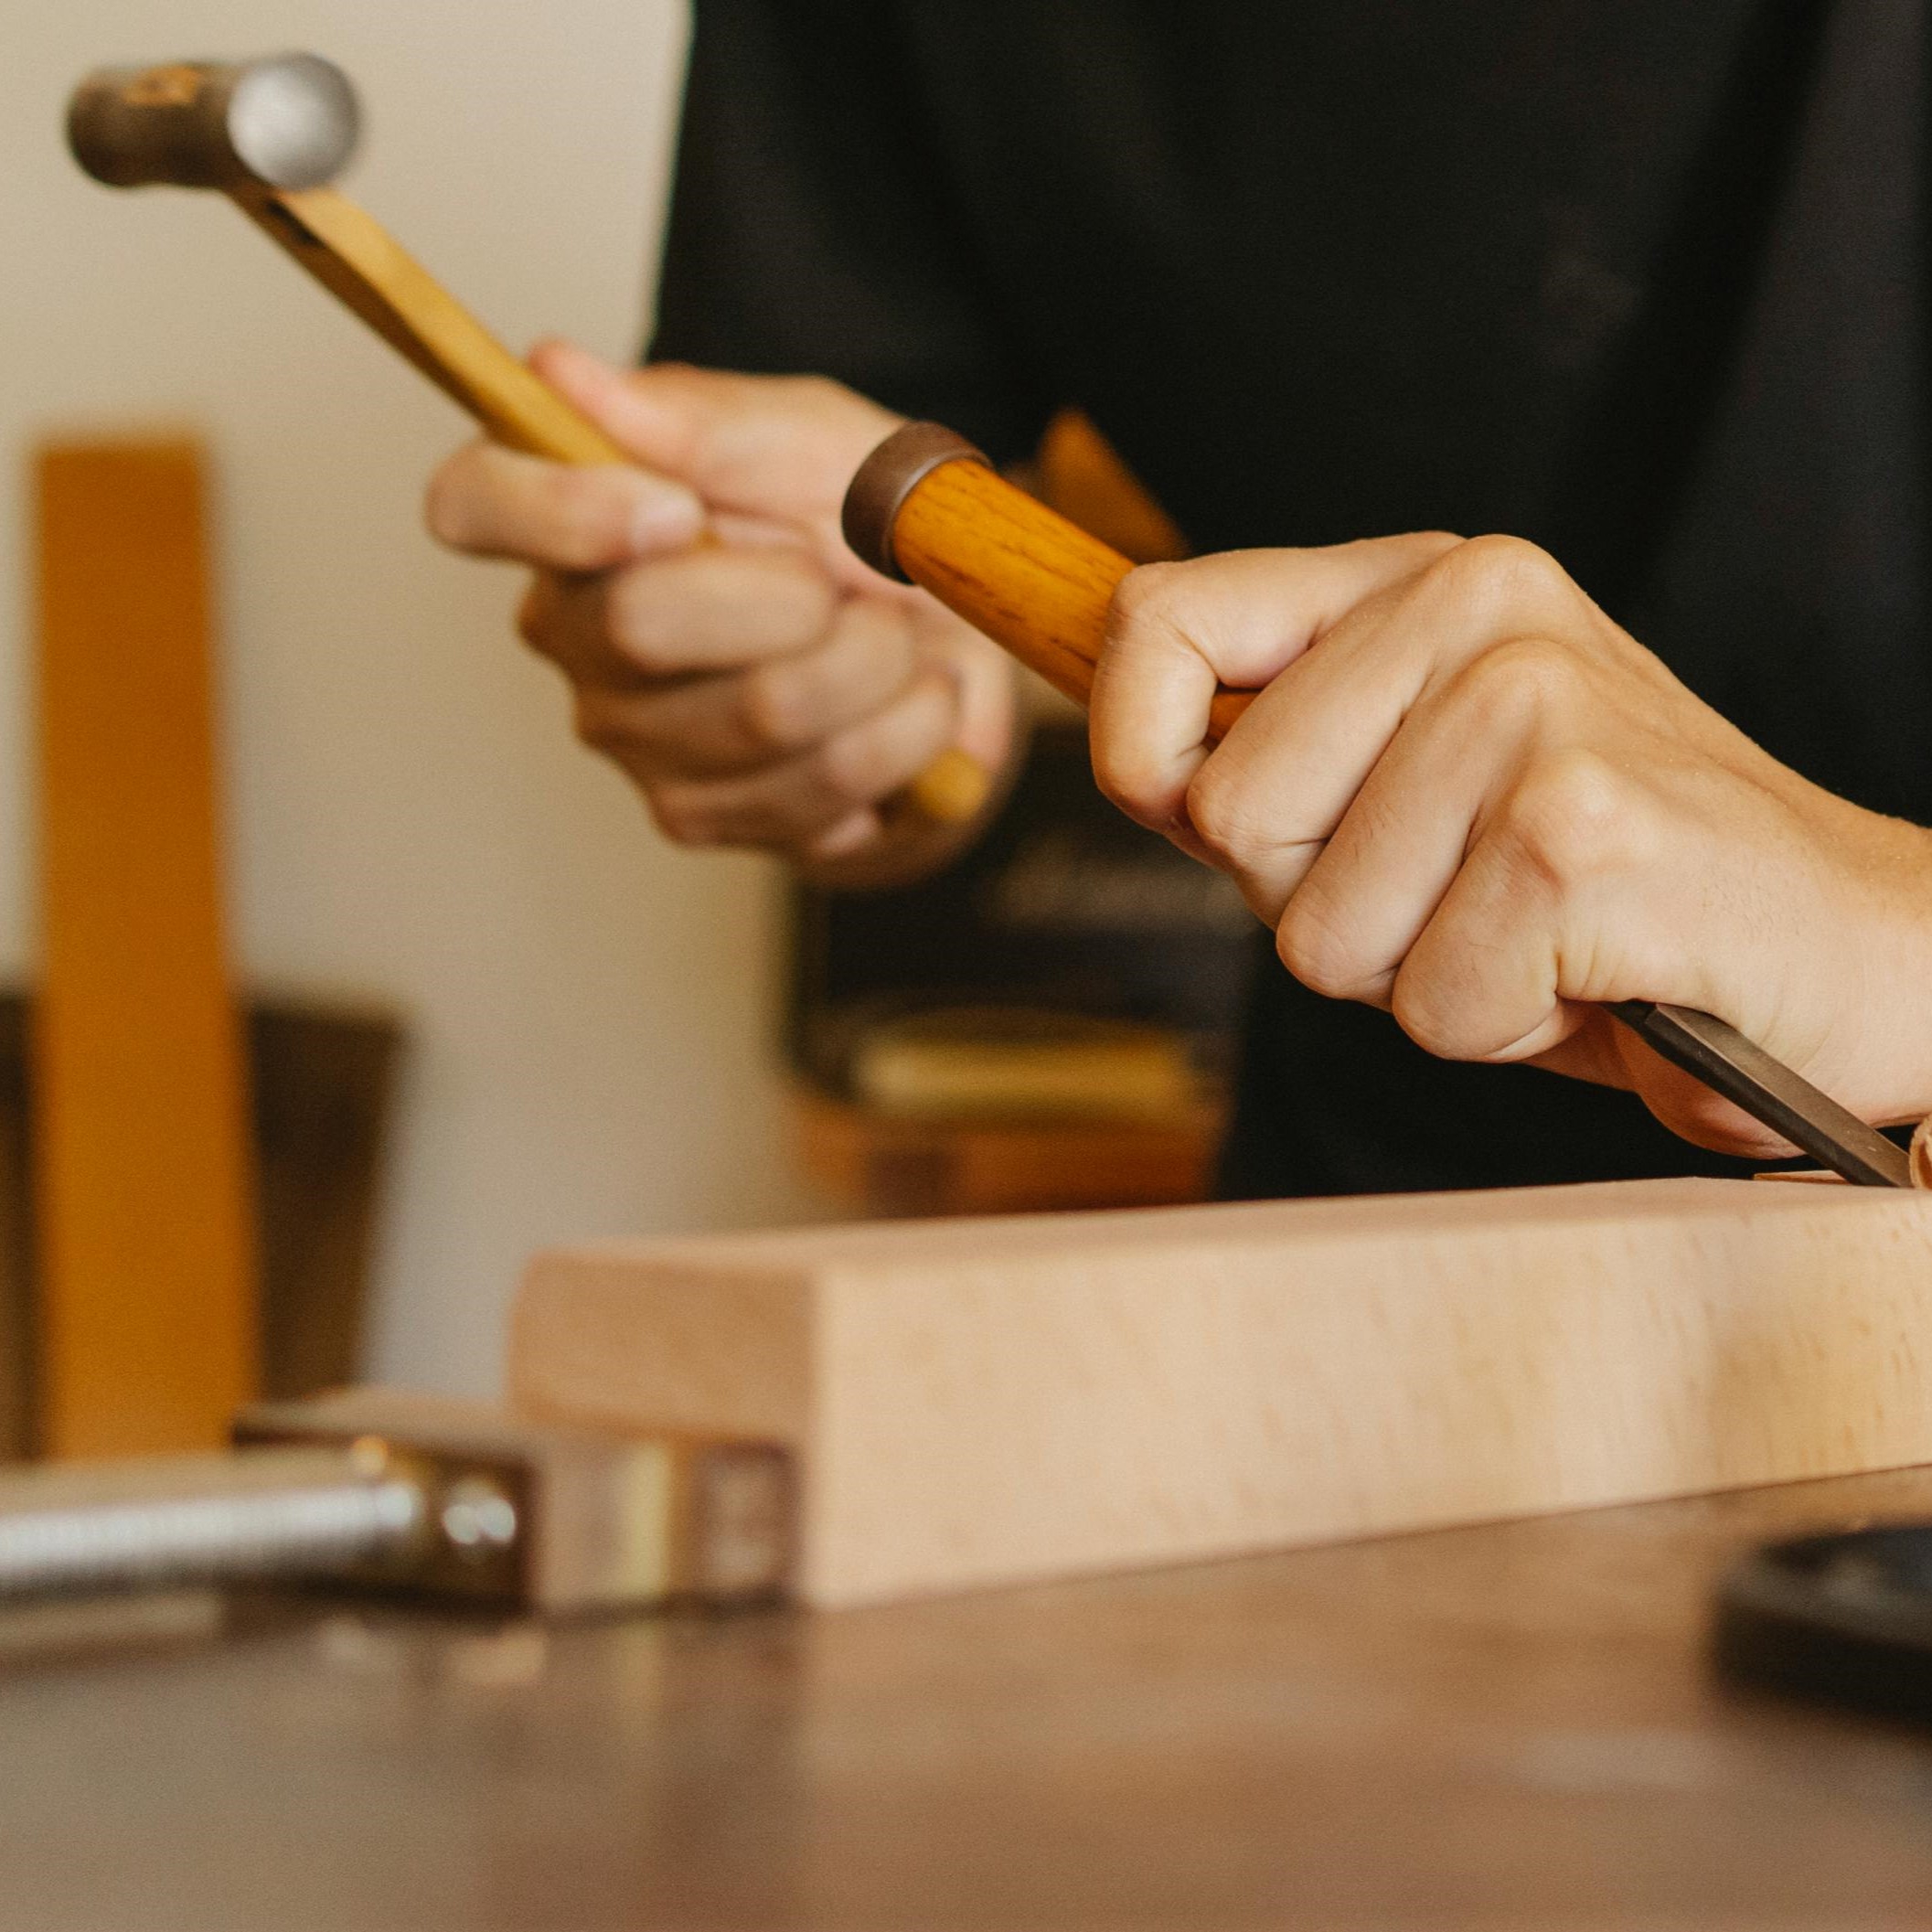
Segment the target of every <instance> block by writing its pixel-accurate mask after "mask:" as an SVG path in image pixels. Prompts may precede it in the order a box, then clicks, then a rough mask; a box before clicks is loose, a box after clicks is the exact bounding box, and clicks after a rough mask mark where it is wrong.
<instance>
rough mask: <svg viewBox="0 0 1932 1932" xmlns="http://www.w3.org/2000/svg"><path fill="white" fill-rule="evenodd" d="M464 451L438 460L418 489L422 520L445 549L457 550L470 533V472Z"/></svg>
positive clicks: (467, 455) (469, 465) (462, 545)
mask: <svg viewBox="0 0 1932 1932" xmlns="http://www.w3.org/2000/svg"><path fill="white" fill-rule="evenodd" d="M471 468H472V464H471V463H470V459H469V453H468V452H467V451H459V452H458V453H457V454H455V455H454V456H452V457H450V458H449V460H448V461H447V462H445V463H443V464H438V466H437V468H436V470H435V472H434V473H433V474H432V476H431V477H430V480H429V484H428V486H427V487H426V488H425V489H424V490H423V493H422V521H423V524H424V527H425V528H427V529H428V531H429V533H430V535H431V536H432V537H433V538H434V539H436V541H437V542H438V543H440V544H443V546H444V547H445V548H447V549H449V550H461V549H462V548H463V547H464V544H465V543H466V542H467V541H468V539H469V535H470V528H471V525H470V472H471Z"/></svg>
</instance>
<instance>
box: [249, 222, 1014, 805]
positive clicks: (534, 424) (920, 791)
mask: <svg viewBox="0 0 1932 1932" xmlns="http://www.w3.org/2000/svg"><path fill="white" fill-rule="evenodd" d="M234 198H235V199H236V201H237V202H238V203H240V207H241V208H242V209H243V211H244V212H245V213H246V214H248V215H249V216H250V218H251V219H253V220H254V221H255V222H256V223H257V224H258V226H260V227H261V228H262V229H264V230H265V231H266V232H267V233H268V234H269V235H270V236H271V237H272V239H273V240H275V241H276V242H278V243H279V244H280V245H281V246H282V247H283V249H285V250H286V251H288V253H289V254H290V255H292V256H293V257H294V259H295V261H296V262H299V263H300V264H301V265H302V266H303V267H304V269H306V270H307V271H308V272H309V273H310V274H311V275H313V276H314V277H315V280H316V281H317V282H319V283H322V285H323V286H324V287H325V288H326V289H327V290H328V291H329V293H330V294H333V295H335V296H336V298H337V299H338V300H339V301H341V302H342V303H343V304H345V305H346V306H347V307H348V308H349V309H351V310H353V311H354V312H355V313H356V314H357V315H359V316H361V318H362V319H363V321H365V322H366V323H368V326H370V327H371V328H372V329H374V330H375V331H376V333H377V334H378V335H379V336H381V337H382V338H383V340H384V341H386V342H388V343H389V344H390V347H393V348H395V349H397V350H398V351H399V352H400V354H401V355H403V356H404V357H405V358H408V360H409V361H411V363H413V364H414V365H415V366H416V368H418V369H420V370H421V371H422V373H423V374H424V375H425V376H427V377H428V378H429V379H430V380H431V381H432V382H433V383H434V384H435V385H436V386H437V388H439V389H440V390H443V392H444V394H446V395H447V396H449V397H450V398H451V399H452V400H454V401H455V402H456V403H457V404H458V405H460V406H461V407H462V408H463V409H464V410H466V411H468V412H469V413H470V414H471V415H472V416H473V417H475V420H476V421H477V422H479V423H480V424H481V425H482V426H483V429H484V432H485V433H486V435H488V436H489V437H490V439H491V440H492V441H493V442H496V443H502V444H504V445H505V446H506V447H507V448H509V449H513V450H522V451H524V452H525V453H526V454H529V455H532V456H544V457H548V458H549V459H550V461H551V462H553V463H571V464H598V463H622V464H629V463H630V462H632V460H633V459H632V458H631V456H630V455H629V454H628V453H627V452H625V451H624V449H623V448H622V447H620V446H619V445H618V444H617V443H614V442H613V441H612V440H611V438H610V437H609V436H607V435H605V434H604V432H603V431H602V430H601V429H599V428H598V427H597V425H596V424H595V423H594V422H592V421H591V420H590V419H589V418H588V417H587V416H585V415H584V414H583V413H582V411H579V410H577V409H576V408H574V407H573V406H572V405H571V403H569V402H567V401H565V400H564V399H563V398H562V397H561V396H560V395H559V394H558V393H557V391H556V390H553V389H552V388H551V387H550V384H549V383H547V382H545V381H544V380H543V379H542V378H540V377H539V375H538V374H537V373H536V371H535V370H533V369H532V368H530V367H529V365H528V363H526V362H523V361H522V360H520V359H519V358H518V357H516V356H513V355H512V354H511V353H510V351H509V350H508V349H507V348H506V347H504V345H503V344H502V343H501V342H499V341H498V340H497V339H496V336H493V335H491V333H490V332H489V330H488V329H486V328H485V327H484V326H483V325H482V323H480V322H479V321H477V319H476V318H475V316H474V315H471V314H470V312H469V310H467V309H466V308H464V305H463V304H461V303H460V302H458V301H457V300H456V298H455V297H454V295H452V294H450V293H449V291H448V290H447V289H445V288H444V287H443V284H442V283H440V282H438V281H437V280H436V278H435V277H434V276H433V275H432V274H431V273H430V272H429V271H428V270H427V269H425V268H424V267H423V266H422V263H420V262H417V261H416V259H415V258H414V257H413V256H412V255H411V254H410V253H409V252H408V251H407V250H405V249H404V248H403V247H402V246H401V244H400V242H398V241H397V240H396V239H395V237H394V236H392V235H391V234H390V232H389V230H388V229H385V228H384V227H383V226H382V224H381V223H380V222H379V221H378V220H376V219H374V217H373V216H370V215H368V214H367V213H365V212H364V211H363V210H362V209H361V208H358V207H357V205H356V204H355V203H354V202H353V201H350V200H348V199H347V197H344V196H342V195H338V194H337V193H336V191H335V190H334V189H333V188H326V187H318V188H302V189H273V188H245V189H240V190H238V191H236V193H235V197H234ZM710 540H715V539H709V538H707V539H700V541H710ZM990 790H991V780H990V778H989V776H988V774H987V772H986V771H985V770H984V768H983V767H982V766H980V765H979V763H977V761H976V760H974V759H972V758H970V757H968V756H967V754H966V753H964V752H961V751H958V750H956V749H955V750H951V751H945V752H942V753H940V754H939V756H938V757H937V758H936V759H935V760H934V762H933V763H932V764H931V765H929V766H928V767H927V768H926V769H925V771H923V772H922V773H921V774H920V775H919V776H918V777H917V778H916V779H914V780H913V784H912V785H911V786H910V787H908V793H907V795H908V797H909V798H910V800H911V801H912V803H913V805H915V806H917V807H918V808H919V809H920V810H921V811H922V812H923V813H924V814H925V816H926V817H930V818H934V819H936V820H938V821H939V822H940V823H942V824H960V823H964V822H965V821H966V820H967V819H970V818H972V817H975V816H977V813H978V812H979V810H980V809H981V807H982V806H984V804H985V802H986V799H987V794H988V792H989V791H990Z"/></svg>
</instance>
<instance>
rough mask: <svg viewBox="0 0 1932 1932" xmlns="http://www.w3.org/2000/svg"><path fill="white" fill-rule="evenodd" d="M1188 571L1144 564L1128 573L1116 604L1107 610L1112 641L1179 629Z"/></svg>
mask: <svg viewBox="0 0 1932 1932" xmlns="http://www.w3.org/2000/svg"><path fill="white" fill-rule="evenodd" d="M1186 571H1187V566H1186V565H1185V564H1183V563H1143V564H1141V565H1139V566H1138V567H1137V568H1136V569H1134V570H1131V571H1128V572H1127V574H1126V576H1125V577H1123V578H1122V579H1121V580H1120V582H1119V583H1118V584H1116V585H1115V589H1114V601H1113V603H1112V604H1111V605H1110V606H1109V607H1108V611H1107V636H1108V638H1109V640H1110V641H1113V642H1118V641H1119V640H1120V639H1122V638H1126V637H1132V636H1135V635H1139V634H1142V633H1145V632H1147V631H1156V632H1170V631H1172V630H1174V629H1176V628H1177V627H1178V624H1177V615H1176V613H1177V606H1178V604H1179V601H1180V599H1181V597H1182V595H1183V594H1184V587H1185V584H1186V581H1187V580H1186Z"/></svg>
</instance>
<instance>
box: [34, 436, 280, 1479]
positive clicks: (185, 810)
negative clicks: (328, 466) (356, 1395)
mask: <svg viewBox="0 0 1932 1932" xmlns="http://www.w3.org/2000/svg"><path fill="white" fill-rule="evenodd" d="M37 507H38V558H39V647H40V651H39V694H38V721H39V741H40V788H39V797H40V839H41V859H40V866H41V910H42V930H43V961H44V965H43V982H42V992H41V997H40V1006H39V1009H38V1012H37V1021H36V1028H35V1041H34V1046H35V1061H34V1077H33V1081H32V1092H33V1102H34V1113H33V1140H34V1154H35V1167H36V1197H35V1222H36V1234H37V1245H38V1254H39V1284H40V1299H39V1308H38V1311H37V1312H38V1319H37V1345H38V1357H37V1378H36V1383H37V1408H38V1416H39V1431H40V1444H41V1446H42V1448H43V1449H44V1450H45V1451H47V1452H48V1453H50V1454H52V1455H56V1456H101V1455H123V1454H139V1453H143V1452H145V1451H148V1450H160V1449H192V1448H202V1447H213V1446H218V1445H219V1443H220V1442H221V1441H222V1440H223V1439H224V1437H225V1434H226V1428H227V1423H228V1418H229V1415H231V1414H233V1413H234V1411H235V1409H236V1408H237V1406H238V1405H239V1404H240V1403H242V1402H244V1401H246V1400H247V1399H248V1398H249V1396H250V1395H251V1394H252V1393H253V1392H254V1387H255V1378H256V1360H257V1334H256V1315H255V1308H256V1286H255V1268H256V1258H255V1249H254V1224H255V1223H254V1206H253V1199H252V1190H253V1181H254V1176H253V1167H252V1162H251V1154H250V1147H249V1135H248V1108H247V1102H246V1097H245V1091H244V1085H245V1083H244V1077H243V1067H242V1052H241V1041H240V1032H239V1029H238V1025H237V1020H236V1014H235V1009H234V1004H233V999H232V995H231V991H230V987H229V970H228V959H227V950H226V943H225V930H226V921H225V917H224V913H223V908H222V900H221V867H220V827H219V812H218V807H217V795H216V774H215V746H214V728H213V708H214V692H213V680H212V667H211V662H210V635H209V634H210V628H211V613H210V608H209V589H208V570H207V539H206V531H205V524H204V507H203V490H202V479H201V462H200V456H199V453H198V451H197V448H196V447H195V445H194V444H192V443H185V442H161V443H69V444H63V445H56V446H51V447H48V448H47V449H44V450H43V451H42V452H41V453H40V455H39V459H38V464H37Z"/></svg>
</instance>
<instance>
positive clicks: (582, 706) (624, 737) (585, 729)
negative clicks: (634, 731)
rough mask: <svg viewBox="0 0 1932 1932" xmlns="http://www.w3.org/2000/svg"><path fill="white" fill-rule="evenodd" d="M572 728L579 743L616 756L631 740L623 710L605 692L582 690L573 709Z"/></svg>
mask: <svg viewBox="0 0 1932 1932" xmlns="http://www.w3.org/2000/svg"><path fill="white" fill-rule="evenodd" d="M571 731H573V732H574V733H575V735H576V738H577V742H579V743H580V744H582V745H585V746H587V747H588V748H589V749H590V750H592V751H593V752H602V753H603V754H604V756H605V757H607V758H614V757H615V756H616V755H617V753H619V752H620V751H622V750H624V749H625V748H626V747H627V746H628V745H629V743H630V742H631V733H630V732H629V731H627V730H625V729H624V724H623V721H622V720H621V718H620V715H619V713H618V712H617V710H615V708H614V706H612V705H611V704H610V703H609V701H608V700H607V699H604V698H603V696H602V695H601V694H598V693H594V692H590V691H579V692H578V693H577V695H576V698H575V700H574V701H573V703H572V705H571Z"/></svg>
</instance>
